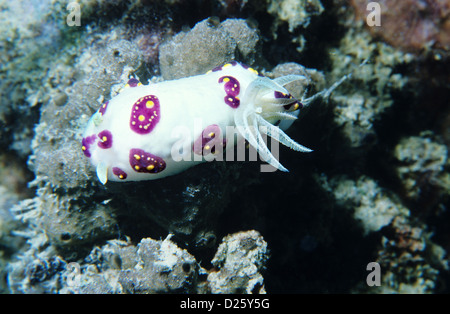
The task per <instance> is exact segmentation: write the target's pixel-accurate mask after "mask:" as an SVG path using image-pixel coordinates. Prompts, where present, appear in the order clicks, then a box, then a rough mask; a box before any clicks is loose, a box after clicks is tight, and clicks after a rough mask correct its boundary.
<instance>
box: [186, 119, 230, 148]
mask: <svg viewBox="0 0 450 314" xmlns="http://www.w3.org/2000/svg"><path fill="white" fill-rule="evenodd" d="M221 134H222V131H221V129H220V127H219V126H218V125H217V124H212V125H208V126H207V127H206V128H205V129H204V130H203V131H202V134H201V135H200V136H199V137H198V138H197V139H196V140H195V141H194V144H193V146H192V151H193V152H194V154H197V155H202V156H205V155H209V154H211V153H212V154H216V153H220V152H223V150H224V148H225V146H226V144H227V141H226V139H222V136H221Z"/></svg>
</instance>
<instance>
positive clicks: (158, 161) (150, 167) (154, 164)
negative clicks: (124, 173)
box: [129, 148, 166, 173]
mask: <svg viewBox="0 0 450 314" xmlns="http://www.w3.org/2000/svg"><path fill="white" fill-rule="evenodd" d="M129 160H130V166H131V168H133V170H134V171H136V172H144V173H158V172H161V171H163V170H164V169H166V162H165V161H164V160H163V159H162V158H161V157H158V156H155V155H153V154H150V153H147V152H145V151H143V150H142V149H139V148H133V149H131V150H130V155H129Z"/></svg>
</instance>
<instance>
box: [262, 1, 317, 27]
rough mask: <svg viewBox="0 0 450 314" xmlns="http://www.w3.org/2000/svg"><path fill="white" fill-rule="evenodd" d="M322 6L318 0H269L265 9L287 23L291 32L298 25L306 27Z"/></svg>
mask: <svg viewBox="0 0 450 314" xmlns="http://www.w3.org/2000/svg"><path fill="white" fill-rule="evenodd" d="M323 10H324V8H323V6H322V3H320V0H301V1H295V0H274V1H270V2H269V5H268V7H267V11H268V12H269V13H270V14H273V15H275V16H276V17H277V19H278V20H279V22H278V23H280V22H281V21H283V22H287V23H288V24H289V31H290V32H292V31H293V30H294V29H295V28H297V27H299V26H303V27H307V26H308V25H309V23H310V20H311V17H312V16H314V15H319V14H321V13H322V12H323Z"/></svg>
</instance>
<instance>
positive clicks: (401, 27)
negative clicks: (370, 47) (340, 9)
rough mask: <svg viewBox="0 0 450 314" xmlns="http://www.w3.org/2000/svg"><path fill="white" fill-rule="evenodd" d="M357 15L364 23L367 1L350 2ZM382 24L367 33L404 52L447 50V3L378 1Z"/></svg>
mask: <svg viewBox="0 0 450 314" xmlns="http://www.w3.org/2000/svg"><path fill="white" fill-rule="evenodd" d="M351 2H352V4H353V6H354V7H355V9H356V12H357V14H358V16H359V17H360V18H361V19H363V20H365V18H366V16H367V14H368V11H367V5H368V3H369V2H371V1H368V0H352V1H351ZM377 3H378V4H379V5H380V9H381V12H380V13H381V25H380V26H376V27H369V30H370V32H371V33H372V34H373V35H375V36H379V37H381V38H382V39H383V40H385V41H386V42H387V43H389V44H390V45H392V46H394V47H398V48H400V49H403V50H405V51H411V52H420V51H429V50H431V49H442V50H447V51H448V50H449V49H450V35H449V34H450V17H449V16H450V15H449V14H450V3H448V1H440V0H426V1H422V0H420V1H418V0H407V1H395V0H381V1H377Z"/></svg>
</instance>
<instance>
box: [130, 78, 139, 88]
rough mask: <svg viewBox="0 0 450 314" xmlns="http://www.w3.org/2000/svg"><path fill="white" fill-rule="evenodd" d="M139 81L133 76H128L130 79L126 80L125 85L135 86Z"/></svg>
mask: <svg viewBox="0 0 450 314" xmlns="http://www.w3.org/2000/svg"><path fill="white" fill-rule="evenodd" d="M139 83H140V82H139V80H138V79H135V78H134V77H133V78H130V79H129V80H128V82H127V85H128V86H130V87H136V86H138V85H139Z"/></svg>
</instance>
